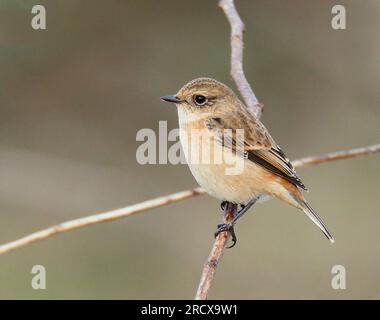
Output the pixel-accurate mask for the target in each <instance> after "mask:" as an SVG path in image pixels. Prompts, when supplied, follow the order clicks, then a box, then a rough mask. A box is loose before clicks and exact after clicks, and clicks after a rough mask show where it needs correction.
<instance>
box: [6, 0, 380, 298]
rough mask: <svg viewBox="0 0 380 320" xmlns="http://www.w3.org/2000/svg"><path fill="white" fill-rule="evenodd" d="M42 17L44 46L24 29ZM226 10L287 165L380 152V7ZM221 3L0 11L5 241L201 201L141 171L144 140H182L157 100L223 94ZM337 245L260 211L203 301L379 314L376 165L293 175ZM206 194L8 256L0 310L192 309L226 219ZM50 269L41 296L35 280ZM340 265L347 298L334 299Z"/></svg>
mask: <svg viewBox="0 0 380 320" xmlns="http://www.w3.org/2000/svg"><path fill="white" fill-rule="evenodd" d="M34 4H43V5H45V6H46V9H47V30H45V31H35V30H33V29H32V28H31V26H30V21H31V18H32V15H31V13H30V11H31V7H32V6H33V5H34ZM334 4H337V3H336V2H335V1H302V0H297V1H296V0H292V1H286V2H285V1H282V0H270V1H268V0H266V1H248V0H247V1H243V0H241V1H236V5H237V8H238V10H239V11H240V13H241V16H242V18H243V20H244V22H245V24H246V29H247V32H246V33H245V39H244V40H245V71H246V75H247V78H248V79H249V81H250V82H251V84H252V86H253V88H254V90H255V92H256V94H257V95H258V97H259V98H260V100H261V101H262V102H264V104H265V112H264V115H263V118H262V119H263V122H264V123H265V124H266V126H267V127H268V129H269V130H270V131H271V133H272V135H273V136H274V138H275V139H276V140H277V142H278V143H279V144H280V145H281V146H282V148H283V149H284V150H285V151H286V152H287V154H288V155H289V156H290V157H291V158H292V159H295V158H298V157H302V156H306V155H312V154H318V153H322V152H328V151H334V150H340V149H349V148H353V147H359V146H365V145H369V144H375V143H378V142H379V137H380V130H379V120H380V109H379V108H380V91H379V83H380V42H379V29H380V19H379V15H380V2H379V1H376V0H361V1H353V0H351V1H339V4H343V5H345V7H346V10H347V30H344V31H335V30H333V29H332V28H331V18H332V15H331V7H332V6H333V5H334ZM229 36H230V29H229V25H228V23H227V21H226V18H225V16H224V15H223V13H222V11H221V10H220V9H219V8H218V7H217V1H201V0H198V1H174V0H172V1H166V0H165V1H156V0H143V1H137V0H136V1H121V0H119V1H116V0H114V1H107V2H105V1H94V0H92V1H90V0H87V1H74V0H65V1H21V0H18V1H16V0H12V1H11V0H7V1H5V0H1V1H0V242H1V243H4V242H8V241H10V240H14V239H16V238H18V237H20V236H23V235H25V234H28V233H30V232H33V231H36V230H39V229H41V228H44V227H47V226H49V225H51V224H54V223H58V222H61V221H65V220H68V219H73V218H76V217H81V216H85V215H88V214H93V213H97V212H102V211H104V210H109V209H115V208H118V207H122V206H126V205H128V204H133V203H137V202H139V201H143V200H146V199H150V198H153V197H156V196H160V195H164V194H168V193H172V192H176V191H179V190H185V189H187V188H190V187H194V186H196V183H195V181H194V179H193V178H192V176H191V174H190V172H189V170H188V168H187V166H185V165H177V166H174V165H146V166H141V165H139V164H137V163H136V160H135V152H136V148H137V146H138V145H139V143H137V142H136V140H135V137H136V132H137V131H138V130H139V129H141V128H153V129H154V130H157V129H158V121H159V120H168V121H169V128H170V129H171V128H176V127H177V116H176V112H175V109H173V108H170V107H168V106H167V105H166V104H164V103H162V102H161V101H160V100H159V97H160V96H161V95H164V94H171V93H175V92H176V91H177V90H178V89H179V87H181V86H182V85H183V84H184V83H185V82H187V81H189V80H191V79H193V78H196V77H199V76H210V77H214V78H216V79H218V80H220V81H222V82H225V83H227V84H228V85H231V86H232V87H233V88H234V89H235V86H234V85H233V83H232V81H231V80H230V77H229V58H230V47H229ZM298 172H299V174H300V176H301V177H302V178H303V180H304V181H305V183H306V184H307V185H308V186H309V187H310V189H311V192H310V193H309V194H308V199H309V200H310V202H311V203H312V204H313V206H314V207H315V208H316V210H317V211H318V212H319V213H320V214H321V215H322V216H323V217H324V219H325V220H326V222H327V224H328V226H329V227H330V228H331V230H332V231H333V233H334V235H335V237H336V244H335V245H333V246H332V245H330V244H329V242H328V241H327V240H326V239H325V238H324V237H323V235H322V234H321V233H320V232H319V231H318V229H317V228H316V227H315V226H314V225H313V224H312V223H311V222H310V221H309V220H308V219H307V218H306V217H305V216H304V215H302V214H300V213H299V212H298V211H297V210H294V209H292V208H290V207H287V206H284V205H283V204H281V203H279V202H278V201H274V200H273V201H269V202H266V203H264V204H261V205H258V206H257V207H255V208H254V209H253V210H251V212H250V214H248V215H247V216H245V217H244V218H243V219H242V220H241V221H240V223H239V225H238V226H237V233H238V237H239V242H238V244H237V246H236V247H235V248H234V249H232V250H228V251H227V252H226V253H225V255H224V257H223V261H222V263H221V265H220V267H219V270H218V273H217V277H216V281H215V285H214V287H213V288H212V293H211V296H210V298H214V299H219V298H221V299H228V298H233V299H234V298H240V299H262V298H270V299H283V298H291V299H312V298H316V299H346V298H359V299H362V298H369V299H379V298H380V257H379V250H380V233H379V230H380V229H379V227H380V215H379V204H378V199H379V197H380V192H379V190H380V188H379V179H380V172H379V156H378V155H374V156H369V157H363V158H357V159H352V160H345V161H340V162H334V163H329V164H323V165H320V166H315V167H309V168H305V169H299V170H298ZM220 218H221V216H220V209H219V203H218V201H216V200H215V199H213V198H211V197H209V196H202V197H198V198H194V199H190V200H186V201H183V202H179V203H176V204H172V205H170V206H167V207H163V208H160V209H156V210H152V211H150V212H147V213H142V214H139V215H137V216H134V217H131V218H128V219H124V220H119V221H115V222H111V223H106V224H101V225H97V226H92V227H89V228H86V229H81V230H77V231H74V232H72V233H67V234H64V235H60V236H58V237H54V238H51V239H49V240H47V241H43V242H39V243H36V244H33V245H31V246H28V247H25V248H23V249H21V250H19V251H15V252H12V253H10V254H6V255H4V256H0V284H1V285H0V298H2V299H13V298H22V299H24V298H31V299H46V298H50V299H58V298H64V299H68V298H72V299H83V298H86V299H97V298H105V299H112V298H113V299H145V298H146V299H148V298H149V299H150V298H157V299H158V298H161V299H181V298H192V297H193V296H194V294H195V291H196V288H197V285H198V281H199V278H200V272H201V268H202V266H203V263H204V262H205V259H206V257H207V255H208V253H209V250H210V248H211V245H212V242H213V232H214V230H215V227H216V224H217V223H219V221H220ZM36 264H41V265H44V266H45V267H46V270H47V289H46V290H39V291H36V290H33V289H32V287H31V285H30V282H31V278H32V275H31V268H32V266H33V265H36ZM337 264H342V265H344V266H345V267H346V271H347V289H346V290H341V291H339V290H338V291H336V290H333V289H332V288H331V284H330V282H331V278H332V275H331V268H332V266H334V265H337Z"/></svg>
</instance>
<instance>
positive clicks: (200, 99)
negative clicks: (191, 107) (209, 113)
mask: <svg viewBox="0 0 380 320" xmlns="http://www.w3.org/2000/svg"><path fill="white" fill-rule="evenodd" d="M194 102H195V103H196V104H197V105H198V106H203V105H204V104H205V103H206V102H207V98H206V97H205V96H202V95H200V94H197V95H196V96H194Z"/></svg>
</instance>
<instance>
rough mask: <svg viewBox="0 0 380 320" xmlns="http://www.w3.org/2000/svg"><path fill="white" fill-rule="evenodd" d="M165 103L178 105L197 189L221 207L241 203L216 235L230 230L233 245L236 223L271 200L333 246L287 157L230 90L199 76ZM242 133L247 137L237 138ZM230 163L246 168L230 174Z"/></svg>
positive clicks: (186, 153)
mask: <svg viewBox="0 0 380 320" xmlns="http://www.w3.org/2000/svg"><path fill="white" fill-rule="evenodd" d="M161 99H162V100H164V101H167V102H172V103H175V104H176V106H177V110H178V119H179V127H180V140H181V145H182V148H183V151H184V153H185V157H186V160H187V163H188V165H189V167H190V170H191V172H192V174H193V176H194V178H195V179H196V180H197V182H198V183H199V185H200V186H201V187H203V188H204V189H205V190H206V192H207V193H209V194H210V195H212V196H214V197H216V198H218V199H220V200H221V201H223V202H222V203H225V202H226V201H228V202H231V203H234V204H237V205H240V208H241V209H240V210H239V211H238V212H237V214H236V216H235V218H234V219H233V220H232V222H231V223H229V224H221V225H218V229H217V231H216V233H215V235H217V234H219V233H220V232H223V231H226V230H229V231H231V234H232V240H233V243H234V244H235V243H236V236H235V233H234V229H233V227H234V224H235V223H236V221H237V220H238V219H239V218H240V217H241V216H242V215H243V214H244V213H245V212H246V211H247V210H248V209H249V208H250V207H251V206H252V205H253V204H254V203H255V202H256V200H258V199H259V198H261V197H263V196H272V197H275V198H278V199H280V200H282V201H284V202H286V203H287V204H290V205H291V206H293V207H296V208H298V209H301V210H302V211H303V212H304V213H305V214H306V215H307V216H308V217H309V218H310V219H311V220H312V221H313V222H314V223H315V224H316V225H317V226H318V227H319V228H320V229H321V230H322V232H323V233H324V234H325V236H326V237H327V238H328V239H329V240H330V241H331V242H332V243H333V242H334V238H333V236H332V235H331V233H330V231H329V230H328V229H327V227H326V225H325V224H324V222H323V221H322V219H321V218H320V217H319V216H318V214H317V213H316V212H315V211H314V210H313V209H312V208H311V207H310V205H309V204H308V203H307V202H306V200H305V198H304V196H303V194H302V192H301V190H306V187H305V185H304V184H303V183H302V181H301V180H300V178H299V177H298V176H297V174H296V172H295V170H294V168H293V166H292V164H291V162H290V161H289V160H288V158H287V157H286V155H285V153H284V152H283V151H282V150H281V149H280V147H279V146H278V145H277V143H276V142H275V141H274V140H273V138H272V137H271V136H270V134H269V132H268V130H267V129H266V128H265V127H264V125H263V124H262V123H261V122H260V120H259V119H257V117H256V116H255V115H254V114H253V113H252V112H250V111H249V110H248V109H247V107H246V106H245V105H244V104H243V103H242V102H241V101H240V100H239V98H238V97H237V96H236V95H235V94H234V92H233V91H232V90H231V89H230V88H229V87H228V86H226V85H224V84H222V83H220V82H218V81H216V80H214V79H211V78H198V79H195V80H192V81H190V82H189V83H187V84H186V85H184V86H183V87H182V88H181V89H180V90H179V91H178V93H177V94H175V95H169V96H164V97H161ZM239 130H240V131H242V132H243V139H238V138H239V137H238V134H237V132H238V131H239ZM200 135H202V137H201V139H200V137H199V136H200ZM239 140H240V141H239ZM205 150H209V152H210V154H209V157H208V160H209V161H199V157H201V158H202V159H203V158H204V157H202V156H203V155H204V154H205ZM200 155H201V156H200ZM194 158H196V161H194ZM205 158H207V157H205ZM216 159H222V161H216ZM232 163H235V164H236V167H238V166H239V165H242V167H241V168H242V169H241V170H240V171H238V172H237V173H235V174H231V173H228V169H231V164H232Z"/></svg>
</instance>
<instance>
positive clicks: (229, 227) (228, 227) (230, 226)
mask: <svg viewBox="0 0 380 320" xmlns="http://www.w3.org/2000/svg"><path fill="white" fill-rule="evenodd" d="M257 199H258V198H254V199H252V200H251V201H249V202H248V203H247V204H246V205H241V209H240V210H239V211H238V212H237V214H236V216H235V217H234V218H233V219H232V221H231V222H230V223H221V224H218V226H217V229H216V232H215V234H214V236H215V238H216V237H217V236H218V235H219V233H221V232H223V231H229V232H230V233H231V240H232V245H230V246H229V247H227V248H232V247H234V246H235V244H236V242H237V238H236V234H235V230H234V225H235V223H236V222H237V221H238V220H239V219H240V218H241V217H242V216H243V215H244V213H246V212H247V211H248V210H249V208H251V207H252V206H253V205H254V204H255V202H256V201H257ZM225 208H226V207H225Z"/></svg>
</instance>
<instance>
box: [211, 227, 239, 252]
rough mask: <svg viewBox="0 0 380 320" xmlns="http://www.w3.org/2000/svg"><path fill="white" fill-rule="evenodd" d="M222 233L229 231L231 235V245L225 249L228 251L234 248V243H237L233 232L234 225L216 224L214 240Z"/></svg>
mask: <svg viewBox="0 0 380 320" xmlns="http://www.w3.org/2000/svg"><path fill="white" fill-rule="evenodd" d="M224 231H229V232H230V233H231V240H232V244H231V245H230V246H228V247H227V248H228V249H230V248H232V247H234V246H235V244H236V242H237V238H236V234H235V230H234V225H233V224H232V223H222V224H218V226H217V229H216V231H215V234H214V236H215V238H216V237H217V236H218V235H219V234H220V233H221V232H224Z"/></svg>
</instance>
